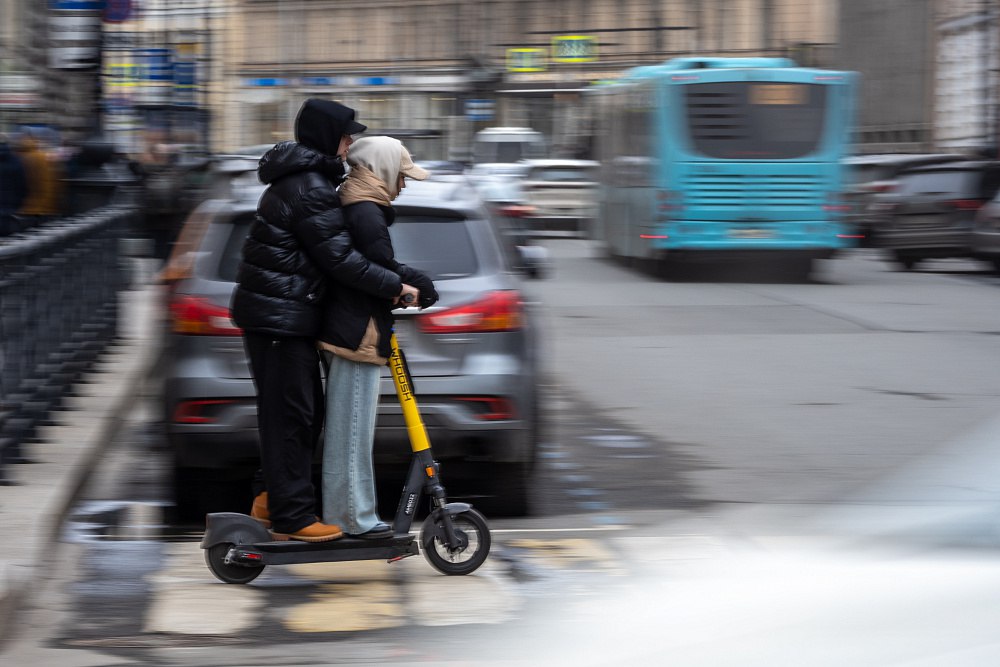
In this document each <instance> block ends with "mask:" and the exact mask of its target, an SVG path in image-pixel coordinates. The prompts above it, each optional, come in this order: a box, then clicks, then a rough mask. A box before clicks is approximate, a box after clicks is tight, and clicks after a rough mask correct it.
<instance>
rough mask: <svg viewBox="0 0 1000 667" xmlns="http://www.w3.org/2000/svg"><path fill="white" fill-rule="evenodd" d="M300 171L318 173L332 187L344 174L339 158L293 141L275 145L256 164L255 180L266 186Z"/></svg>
mask: <svg viewBox="0 0 1000 667" xmlns="http://www.w3.org/2000/svg"><path fill="white" fill-rule="evenodd" d="M338 141H339V140H338ZM300 171H318V172H319V173H321V174H323V175H324V176H326V177H327V178H328V179H330V180H331V181H332V182H333V184H334V185H340V183H341V181H343V180H344V175H345V173H346V172H345V169H344V162H343V160H341V159H340V158H339V157H337V156H335V155H324V154H323V153H318V152H316V151H314V150H313V149H311V148H309V147H307V146H303V145H302V144H297V143H295V142H294V141H282V142H281V143H279V144H275V146H274V148H272V149H271V150H269V151H268V152H266V153H264V157H262V158H261V159H260V162H259V163H258V164H257V178H259V179H260V182H261V183H266V184H271V183H273V182H275V181H276V180H278V179H279V178H282V177H283V176H288V175H289V174H294V173H297V172H300Z"/></svg>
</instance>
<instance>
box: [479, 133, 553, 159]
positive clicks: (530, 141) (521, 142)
mask: <svg viewBox="0 0 1000 667" xmlns="http://www.w3.org/2000/svg"><path fill="white" fill-rule="evenodd" d="M547 150H548V149H547V147H546V143H545V137H544V135H542V133H541V132H539V131H538V130H533V129H531V128H530V127H487V128H485V129H482V130H479V131H478V132H476V135H475V137H474V138H473V142H472V161H473V163H474V164H489V163H497V162H507V163H513V162H518V161H520V160H527V159H538V158H543V157H545V156H546V153H547Z"/></svg>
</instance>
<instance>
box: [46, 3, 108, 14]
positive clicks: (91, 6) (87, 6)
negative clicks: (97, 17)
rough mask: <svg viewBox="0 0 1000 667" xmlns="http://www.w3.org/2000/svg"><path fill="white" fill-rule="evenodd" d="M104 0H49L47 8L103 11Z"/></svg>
mask: <svg viewBox="0 0 1000 667" xmlns="http://www.w3.org/2000/svg"><path fill="white" fill-rule="evenodd" d="M105 4H106V3H105V0H49V9H55V10H57V11H80V12H103V11H104V5H105Z"/></svg>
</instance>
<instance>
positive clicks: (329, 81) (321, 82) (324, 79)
mask: <svg viewBox="0 0 1000 667" xmlns="http://www.w3.org/2000/svg"><path fill="white" fill-rule="evenodd" d="M301 83H302V85H303V86H332V85H333V84H334V80H333V78H332V77H329V76H304V77H302V79H301Z"/></svg>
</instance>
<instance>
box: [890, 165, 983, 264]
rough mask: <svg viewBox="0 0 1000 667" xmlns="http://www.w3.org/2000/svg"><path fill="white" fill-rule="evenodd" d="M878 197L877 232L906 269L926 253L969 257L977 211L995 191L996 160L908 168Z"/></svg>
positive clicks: (930, 255) (940, 255)
mask: <svg viewBox="0 0 1000 667" xmlns="http://www.w3.org/2000/svg"><path fill="white" fill-rule="evenodd" d="M898 179H899V181H898V184H897V186H896V187H895V188H894V189H893V190H892V191H891V192H888V193H884V194H882V195H878V196H877V197H876V201H875V203H874V204H873V210H875V211H876V212H877V214H878V216H879V218H878V219H877V220H876V225H877V226H876V234H877V238H878V241H879V246H881V247H883V248H886V249H887V250H888V251H889V252H890V253H891V254H892V256H893V257H894V258H895V259H896V260H897V261H898V262H899V263H901V264H902V265H903V266H904V267H906V268H907V269H912V268H914V266H916V264H917V263H918V262H920V261H921V260H923V259H927V258H931V257H969V256H971V254H972V247H971V232H972V222H973V219H974V218H975V216H976V213H977V211H978V210H979V209H980V208H981V207H982V206H983V204H985V203H986V202H987V201H988V200H989V199H991V198H992V197H993V196H994V195H995V194H996V192H997V190H998V189H1000V162H996V161H991V160H963V161H959V162H946V163H941V164H934V165H929V166H923V167H912V168H910V169H906V170H903V171H901V172H900V173H899V174H898Z"/></svg>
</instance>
